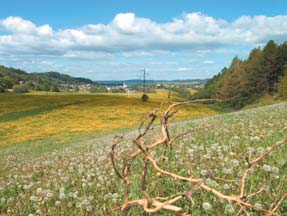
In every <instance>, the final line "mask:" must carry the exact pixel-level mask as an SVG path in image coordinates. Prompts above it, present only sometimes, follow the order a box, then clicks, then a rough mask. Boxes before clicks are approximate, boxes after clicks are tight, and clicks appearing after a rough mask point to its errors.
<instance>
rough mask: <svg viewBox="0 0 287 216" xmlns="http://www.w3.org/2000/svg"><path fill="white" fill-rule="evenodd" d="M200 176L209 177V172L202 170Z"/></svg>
mask: <svg viewBox="0 0 287 216" xmlns="http://www.w3.org/2000/svg"><path fill="white" fill-rule="evenodd" d="M200 174H201V175H202V176H207V174H208V171H207V170H201V171H200Z"/></svg>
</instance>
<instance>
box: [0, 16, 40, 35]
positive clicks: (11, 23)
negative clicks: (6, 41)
mask: <svg viewBox="0 0 287 216" xmlns="http://www.w3.org/2000/svg"><path fill="white" fill-rule="evenodd" d="M1 25H2V26H3V27H4V28H5V29H6V30H7V31H10V32H11V33H30V32H32V31H34V30H35V28H36V26H35V25H34V24H33V23H32V22H31V21H29V20H24V19H22V18H21V17H12V16H10V17H7V18H6V19H4V20H2V22H1Z"/></svg>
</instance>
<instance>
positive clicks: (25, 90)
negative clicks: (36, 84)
mask: <svg viewBox="0 0 287 216" xmlns="http://www.w3.org/2000/svg"><path fill="white" fill-rule="evenodd" d="M13 92H14V93H28V92H29V90H28V88H27V87H26V86H20V85H15V86H13Z"/></svg>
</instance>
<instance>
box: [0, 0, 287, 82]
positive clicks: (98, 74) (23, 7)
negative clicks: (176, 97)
mask: <svg viewBox="0 0 287 216" xmlns="http://www.w3.org/2000/svg"><path fill="white" fill-rule="evenodd" d="M0 1H1V7H0V64H2V65H6V66H13V67H17V68H21V69H24V70H27V71H29V72H35V71H36V72H38V71H39V72H40V71H41V72H42V71H51V70H52V71H59V72H62V73H66V74H70V75H73V76H83V77H88V78H91V79H93V80H112V79H136V78H139V75H140V72H139V71H140V70H141V69H142V68H144V67H145V68H147V71H148V72H149V79H197V78H209V77H211V76H213V75H214V74H216V73H218V72H219V71H220V70H221V69H222V68H223V67H224V66H228V65H229V63H230V61H231V59H232V58H233V57H234V56H235V55H238V56H239V57H241V58H246V57H247V55H248V53H249V51H250V49H252V48H253V47H257V46H262V45H263V44H264V43H266V42H267V41H268V40H270V39H274V40H275V41H277V42H278V43H281V42H283V41H286V40H287V1H283V0H257V1H255V0H240V1H239V0H237V1H230V0H229V1H227V0H225V1H220V0H197V1H195V0H165V1H163V0H138V1H136V0H122V1H121V0H105V1H96V0H81V1H76V0H69V1H68V0H61V1H60V0H58V1H54V0H49V1H39V0H37V1H36V0H25V1H19V0H17V1H16V0H0Z"/></svg>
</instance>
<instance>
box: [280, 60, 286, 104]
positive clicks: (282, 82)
mask: <svg viewBox="0 0 287 216" xmlns="http://www.w3.org/2000/svg"><path fill="white" fill-rule="evenodd" d="M278 91H279V92H278V93H279V96H280V97H281V98H284V99H287V65H285V75H284V76H282V77H281V79H280V82H279V84H278Z"/></svg>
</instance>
